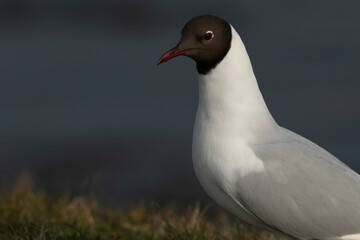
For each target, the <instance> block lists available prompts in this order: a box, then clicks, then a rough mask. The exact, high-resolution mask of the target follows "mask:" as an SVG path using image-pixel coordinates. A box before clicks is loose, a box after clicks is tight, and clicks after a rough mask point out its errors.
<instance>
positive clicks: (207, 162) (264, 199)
mask: <svg viewBox="0 0 360 240" xmlns="http://www.w3.org/2000/svg"><path fill="white" fill-rule="evenodd" d="M180 55H185V56H187V57H190V58H191V59H193V60H194V61H195V62H196V68H197V72H198V81H199V104H198V109H197V114H196V119H195V126H194V133H193V147H192V148H193V150H192V152H193V153H192V155H193V164H194V169H195V172H196V175H197V177H198V179H199V181H200V183H201V185H202V186H203V188H204V189H205V191H206V192H207V193H208V194H209V195H210V196H211V197H212V198H213V199H214V200H215V202H217V203H218V204H220V205H221V206H223V207H224V208H225V209H227V210H228V211H230V212H231V213H233V214H235V215H236V216H238V217H239V218H240V219H242V220H243V221H245V222H248V223H250V224H252V225H255V226H256V227H259V228H262V229H265V230H268V231H270V232H272V233H273V234H274V235H275V236H276V238H277V239H279V240H283V239H284V240H289V239H321V240H360V175H358V174H357V173H356V172H354V171H353V170H352V169H350V168H349V167H348V166H346V165H345V164H344V163H343V162H341V161H340V160H338V159H337V158H336V157H334V156H333V155H331V154H330V153H329V152H327V151H326V150H324V149H323V148H321V147H319V146H318V145H316V144H315V143H313V142H311V141H309V140H308V139H306V138H304V137H302V136H300V135H298V134H296V133H294V132H292V131H290V130H287V129H285V128H283V127H281V126H279V125H278V124H277V123H276V121H275V120H274V119H273V117H272V115H271V113H270V112H269V110H268V108H267V106H266V104H265V101H264V99H263V97H262V94H261V92H260V90H259V87H258V84H257V81H256V78H255V75H254V73H253V69H252V66H251V63H250V59H249V57H248V54H247V52H246V49H245V46H244V44H243V42H242V40H241V38H240V36H239V35H238V33H237V32H236V31H235V29H234V28H233V27H232V26H231V25H230V24H229V23H228V22H227V21H226V20H224V19H222V18H219V17H216V16H212V15H201V16H198V17H195V18H193V19H191V20H190V21H189V22H187V23H186V25H185V26H184V28H183V29H182V32H181V39H180V42H179V43H178V44H177V45H176V47H174V48H172V49H170V50H169V51H167V52H166V53H165V54H164V55H163V56H162V57H161V58H160V59H159V61H158V64H162V63H164V62H167V61H168V60H170V59H172V58H174V57H177V56H180Z"/></svg>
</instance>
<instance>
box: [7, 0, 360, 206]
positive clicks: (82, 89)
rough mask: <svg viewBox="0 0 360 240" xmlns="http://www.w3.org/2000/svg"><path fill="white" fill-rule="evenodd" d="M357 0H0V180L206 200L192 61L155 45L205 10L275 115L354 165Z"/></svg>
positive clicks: (107, 199)
mask: <svg viewBox="0 0 360 240" xmlns="http://www.w3.org/2000/svg"><path fill="white" fill-rule="evenodd" d="M359 12H360V2H359V1H356V0H344V1H338V0H318V1H311V0H304V1H285V0H283V1H277V0H275V1H266V0H262V1H260V0H255V1H254V0H247V1H244V0H241V1H214V0H212V1H197V2H195V1H191V0H183V1H181V2H176V3H175V2H171V1H150V0H148V1H146V0H141V1H140V0H135V1H134V0H92V1H88V0H71V1H70V0H68V1H64V0H52V1H48V0H38V1H33V0H2V1H1V2H0V110H1V117H0V185H1V187H2V188H8V187H9V186H10V185H12V184H13V183H14V181H15V180H16V179H17V178H18V176H19V174H21V173H22V172H23V171H29V172H30V173H31V174H32V175H33V178H34V180H35V183H36V185H37V186H40V187H42V188H45V189H46V190H48V191H51V192H59V191H70V192H71V193H74V194H79V193H80V194H81V193H89V192H92V193H94V194H95V195H96V196H97V197H98V198H99V199H100V201H101V202H102V203H103V204H108V205H112V204H116V205H121V206H127V205H129V204H133V203H136V202H139V201H146V200H155V201H158V202H160V203H161V202H165V201H172V200H180V201H184V202H194V201H196V200H198V199H200V200H202V201H204V202H207V201H210V200H209V198H208V197H207V196H206V194H205V192H204V191H203V190H202V189H201V187H200V185H199V183H198V181H197V179H196V177H195V173H194V171H193V168H192V160H191V139H192V128H193V122H194V118H195V113H196V107H197V94H198V93H197V91H198V89H197V78H196V69H195V67H194V66H195V64H194V63H193V62H192V61H190V60H189V59H186V58H185V57H180V58H177V59H174V60H172V61H170V62H169V63H166V64H164V65H161V66H156V61H157V60H158V58H159V57H160V56H161V55H162V54H163V53H164V52H165V51H166V50H168V49H170V48H171V47H173V46H174V45H175V44H176V43H177V42H178V40H179V37H180V31H181V29H182V27H183V25H184V24H185V23H186V22H187V21H188V20H189V19H190V18H192V17H194V16H197V15H200V14H204V13H209V14H214V15H217V16H220V17H223V18H225V19H227V20H228V21H229V22H230V23H231V24H232V25H233V26H234V27H235V29H237V31H238V32H239V34H240V35H241V37H242V39H243V41H244V43H245V45H246V47H247V50H248V53H249V55H250V58H251V60H252V63H253V67H254V71H255V74H256V76H257V78H258V82H259V85H260V89H261V91H262V93H263V95H264V98H265V100H266V102H267V104H268V107H269V109H270V111H271V112H272V114H273V116H274V118H275V119H276V120H277V121H278V123H279V124H280V125H282V126H284V127H286V128H289V129H291V130H293V131H295V132H297V133H299V134H301V135H303V136H305V137H307V138H309V139H311V140H312V141H314V142H316V143H318V144H319V145H320V146H322V147H324V148H326V149H327V150H328V151H330V152H331V153H333V154H334V155H335V156H337V157H338V158H340V159H341V160H342V161H344V162H345V163H346V164H348V165H349V166H351V167H352V168H353V169H354V170H356V171H357V172H360V104H359V103H360V95H359V89H360V67H359V66H360V44H359V42H360V31H359V30H360V14H359Z"/></svg>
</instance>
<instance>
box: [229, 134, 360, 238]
mask: <svg viewBox="0 0 360 240" xmlns="http://www.w3.org/2000/svg"><path fill="white" fill-rule="evenodd" d="M279 131H280V132H281V134H278V135H277V137H276V139H273V141H269V142H263V143H258V144H252V145H251V148H252V149H253V151H254V153H255V154H256V156H257V157H258V158H259V159H261V160H262V161H263V163H264V166H265V169H266V171H264V172H259V173H257V172H254V173H251V174H249V175H247V176H244V177H243V178H241V179H239V180H238V186H237V191H238V192H237V193H235V195H236V196H234V197H235V198H237V199H239V200H240V201H241V202H242V203H243V204H244V206H245V208H247V209H248V210H249V211H251V212H252V213H253V214H254V215H255V216H257V217H258V218H259V219H261V220H262V221H264V222H265V223H266V224H268V225H270V226H271V227H273V228H275V229H278V230H280V231H282V232H285V233H287V234H289V235H292V236H296V237H298V238H306V239H312V238H315V239H331V238H334V237H341V236H345V235H351V234H358V233H360V176H359V175H358V174H357V173H356V172H354V171H353V170H351V169H350V168H349V167H347V166H346V165H345V164H344V163H342V162H341V161H339V160H338V159H337V158H336V157H334V156H333V155H331V154H330V153H328V152H327V151H325V150H324V149H322V148H321V147H319V146H318V145H316V144H314V143H313V142H311V141H309V140H307V139H305V138H303V137H301V136H299V135H297V134H295V133H293V132H291V131H289V130H286V129H284V128H280V127H279Z"/></svg>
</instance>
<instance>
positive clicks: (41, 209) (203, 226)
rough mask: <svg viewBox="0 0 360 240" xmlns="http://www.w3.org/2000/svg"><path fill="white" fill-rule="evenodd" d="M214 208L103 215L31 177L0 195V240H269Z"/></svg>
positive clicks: (140, 207)
mask: <svg viewBox="0 0 360 240" xmlns="http://www.w3.org/2000/svg"><path fill="white" fill-rule="evenodd" d="M214 209H217V208H216V207H214V206H210V205H208V206H205V207H203V208H202V207H200V206H199V204H195V205H193V206H183V205H181V204H169V205H167V206H164V207H159V206H158V205H156V204H153V203H149V204H137V205H135V206H133V207H131V208H130V209H127V210H126V211H122V210H120V209H106V208H102V207H101V206H99V205H98V204H97V202H96V200H95V199H94V198H91V197H82V196H77V197H73V198H69V197H66V196H60V197H54V196H50V195H49V194H47V193H45V192H43V191H41V190H39V189H35V188H34V187H33V186H32V184H31V178H30V177H29V175H24V176H23V177H21V178H20V180H19V183H18V184H17V185H16V186H15V187H14V188H13V189H12V190H11V191H9V192H7V193H3V194H0V239H2V240H3V239H4V240H6V239H57V240H60V239H125V240H135V239H136V240H146V239H158V240H163V239H179V240H180V239H182V240H201V239H204V240H205V239H208V240H215V239H216V240H217V239H219V240H220V239H229V240H230V239H237V240H251V239H259V240H270V239H274V238H273V236H272V235H270V234H269V233H266V232H262V231H258V230H256V229H254V228H251V227H249V226H245V225H242V224H240V223H238V222H234V221H230V220H229V218H228V217H227V215H226V214H225V213H224V212H223V211H220V210H216V211H215V210H214Z"/></svg>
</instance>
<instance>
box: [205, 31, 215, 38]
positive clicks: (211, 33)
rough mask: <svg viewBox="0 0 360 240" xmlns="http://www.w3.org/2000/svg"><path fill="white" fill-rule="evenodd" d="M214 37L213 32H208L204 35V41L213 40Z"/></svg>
mask: <svg viewBox="0 0 360 240" xmlns="http://www.w3.org/2000/svg"><path fill="white" fill-rule="evenodd" d="M213 37H214V33H213V32H212V31H206V32H205V33H204V39H205V40H211V39H212V38H213Z"/></svg>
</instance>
